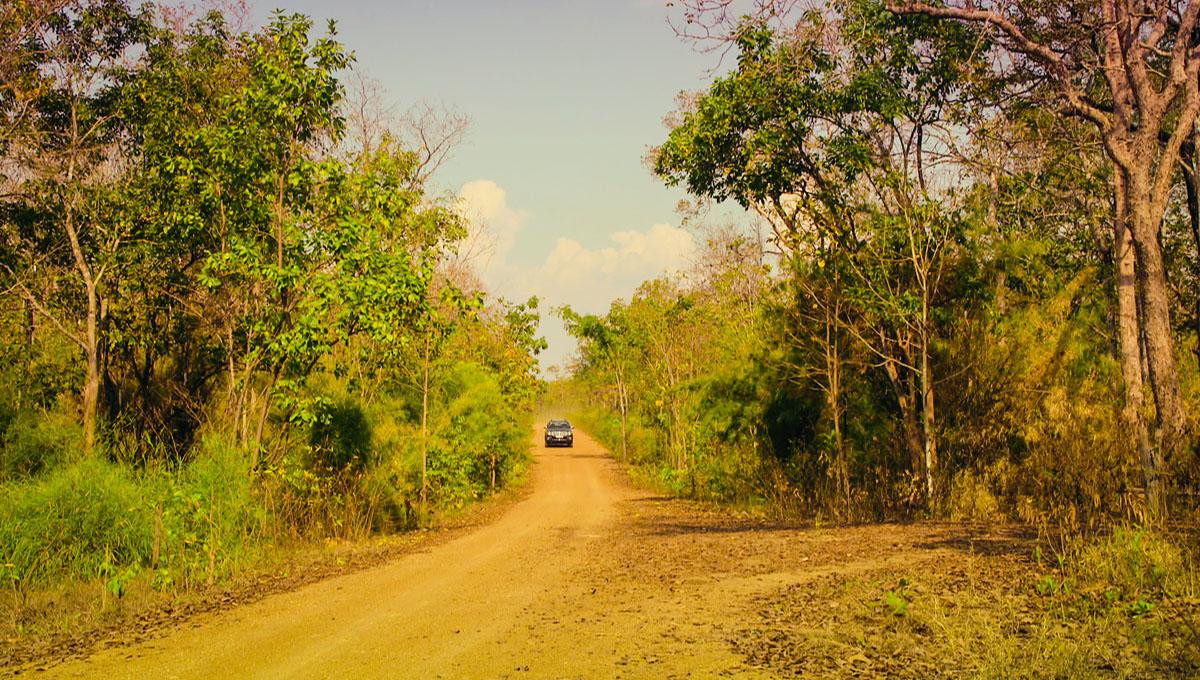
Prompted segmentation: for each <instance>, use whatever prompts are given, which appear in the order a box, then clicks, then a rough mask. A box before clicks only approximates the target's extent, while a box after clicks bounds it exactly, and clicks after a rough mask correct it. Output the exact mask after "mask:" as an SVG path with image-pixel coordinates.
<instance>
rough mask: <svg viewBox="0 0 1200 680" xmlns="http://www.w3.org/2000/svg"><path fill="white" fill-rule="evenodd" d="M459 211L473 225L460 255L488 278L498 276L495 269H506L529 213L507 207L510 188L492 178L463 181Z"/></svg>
mask: <svg viewBox="0 0 1200 680" xmlns="http://www.w3.org/2000/svg"><path fill="white" fill-rule="evenodd" d="M458 211H459V213H460V214H461V215H462V216H463V217H464V218H466V220H467V223H468V225H469V226H470V233H469V235H468V236H467V238H466V240H465V241H463V243H461V244H460V245H459V252H460V256H461V258H462V259H463V260H465V261H467V262H469V263H470V264H471V265H472V266H473V267H474V268H475V269H476V270H477V271H478V272H479V274H480V276H482V277H483V278H484V281H489V279H491V278H495V276H494V275H495V274H496V273H497V271H495V270H497V269H500V270H503V269H504V264H505V262H506V260H507V258H508V255H509V253H511V252H512V249H513V245H514V244H515V243H516V242H517V234H518V233H519V232H520V231H521V229H522V228H523V227H524V226H525V224H526V222H528V221H529V213H527V212H525V211H524V210H513V209H512V208H510V207H508V192H507V191H505V190H504V189H503V188H502V187H501V186H500V185H499V184H496V183H495V182H493V181H492V180H490V179H477V180H473V181H471V182H467V183H466V184H464V185H462V188H461V189H459V191H458ZM489 282H490V281H489Z"/></svg>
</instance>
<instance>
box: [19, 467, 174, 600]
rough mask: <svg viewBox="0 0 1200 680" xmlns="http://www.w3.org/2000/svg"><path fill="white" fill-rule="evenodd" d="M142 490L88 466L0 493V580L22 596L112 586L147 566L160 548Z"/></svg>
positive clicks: (112, 471) (117, 471)
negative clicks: (56, 586)
mask: <svg viewBox="0 0 1200 680" xmlns="http://www.w3.org/2000/svg"><path fill="white" fill-rule="evenodd" d="M147 510H148V508H147V503H146V500H145V496H144V495H143V493H142V490H141V489H140V488H139V486H138V484H137V482H136V481H135V480H134V479H133V478H132V477H131V476H130V475H129V474H128V473H127V472H125V471H124V470H123V469H121V468H120V467H117V466H115V465H112V464H109V463H106V462H103V461H99V460H89V461H85V462H82V463H79V464H76V465H72V466H69V467H66V468H63V469H61V470H58V471H55V472H53V473H50V474H48V475H47V476H45V477H42V478H41V479H38V480H37V481H34V482H28V483H24V484H10V485H8V486H6V487H4V488H3V489H2V490H0V569H2V571H0V573H2V574H3V577H4V579H5V580H7V581H9V582H11V583H12V584H13V585H14V586H15V587H16V588H18V589H25V588H29V587H36V586H41V585H45V584H48V583H51V582H55V581H57V580H59V579H64V578H67V577H81V578H85V579H91V578H111V577H113V576H115V575H117V574H119V573H121V572H125V571H128V570H129V569H136V568H137V567H139V566H141V565H143V564H145V563H146V561H147V558H148V557H149V555H150V551H151V547H152V544H153V540H154V527H153V523H152V521H151V519H150V513H149V512H147Z"/></svg>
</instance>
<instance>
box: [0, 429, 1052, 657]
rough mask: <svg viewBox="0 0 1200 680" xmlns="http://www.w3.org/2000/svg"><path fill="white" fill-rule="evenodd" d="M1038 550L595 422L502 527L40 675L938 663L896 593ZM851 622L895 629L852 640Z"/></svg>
mask: <svg viewBox="0 0 1200 680" xmlns="http://www.w3.org/2000/svg"><path fill="white" fill-rule="evenodd" d="M1031 555H1032V542H1031V538H1030V537H1029V536H1028V535H1025V534H1022V533H1021V532H1019V531H1017V530H1015V529H995V528H987V529H985V528H981V527H972V526H965V525H949V524H945V525H943V524H920V525H871V526H862V527H851V528H830V529H820V528H812V527H797V526H784V525H776V524H771V523H767V522H763V521H760V520H754V519H739V518H730V517H729V516H728V515H726V514H724V513H718V512H715V511H709V510H706V509H704V508H703V507H700V506H698V505H696V504H693V503H687V502H683V501H676V500H668V499H665V498H661V497H657V496H655V495H653V494H649V493H646V492H645V491H639V490H637V489H636V488H634V487H633V486H632V485H631V484H629V483H628V482H627V481H626V478H625V477H624V475H623V474H622V473H621V471H620V469H619V467H618V466H617V465H616V464H615V463H614V462H613V460H612V459H611V458H610V457H609V456H608V455H607V453H606V452H605V451H604V450H603V449H602V448H601V447H600V446H599V445H598V444H596V443H595V442H594V441H593V440H592V439H591V438H589V437H588V436H587V435H586V434H584V433H582V432H577V434H576V445H575V447H574V448H572V449H554V450H543V449H539V453H538V455H537V464H536V465H535V468H534V471H533V478H532V480H531V489H530V491H529V493H528V495H527V496H526V497H525V498H523V499H522V500H520V501H519V502H517V503H515V504H513V505H512V506H511V507H509V508H508V509H507V510H505V511H504V512H503V514H501V515H500V516H498V517H497V518H495V519H494V521H491V522H490V523H488V524H486V525H483V526H479V527H477V528H474V529H472V530H470V531H463V532H461V533H460V534H458V535H456V536H455V537H453V538H452V539H450V540H446V541H443V542H440V543H439V544H437V545H425V546H423V547H421V548H420V549H418V550H417V551H416V552H413V553H411V554H407V555H401V556H399V557H395V558H394V559H391V560H389V561H388V562H386V563H384V564H380V565H378V566H374V567H370V568H367V569H364V570H362V571H359V572H357V573H353V574H346V575H340V576H335V577H332V578H327V579H324V580H321V581H319V582H316V583H311V584H308V585H304V586H301V587H298V588H296V589H294V590H291V591H289V592H284V593H279V594H274V595H270V596H267V597H264V598H262V599H260V600H259V601H256V602H250V603H241V604H236V605H235V606H232V607H229V608H227V609H224V610H221V611H214V612H207V613H201V614H198V615H195V616H192V617H191V618H190V619H188V620H187V622H186V623H184V624H183V625H179V626H176V627H173V628H170V629H166V630H160V631H159V632H158V633H154V634H153V635H152V636H151V639H148V640H145V641H142V642H138V643H136V644H130V645H124V646H115V645H108V646H105V647H104V648H103V649H100V650H99V651H96V652H95V653H94V654H91V655H89V656H86V657H85V658H73V659H67V660H65V661H64V662H62V663H58V664H57V665H51V666H47V665H46V664H45V663H43V667H44V668H45V672H42V673H38V675H39V676H42V677H53V678H58V677H105V678H110V679H111V678H126V677H128V678H141V677H175V678H208V677H214V676H247V677H256V678H324V677H413V678H475V677H479V678H506V677H507V678H523V677H537V678H613V677H623V678H641V677H646V678H651V677H652V678H672V677H678V678H683V677H726V676H728V677H733V676H736V677H750V678H753V677H785V676H792V675H797V674H816V675H831V676H837V675H852V674H863V673H875V674H878V675H889V674H900V675H907V676H920V675H924V676H928V675H940V674H941V673H939V672H938V668H937V667H936V666H935V660H934V659H932V658H931V657H929V655H928V654H925V653H924V652H923V651H922V650H923V649H925V647H924V646H923V645H922V639H923V638H922V635H923V634H924V633H923V631H922V630H920V627H919V625H918V624H911V625H910V624H908V623H903V622H902V623H899V624H892V623H887V622H889V621H891V619H892V618H897V620H899V619H900V618H901V617H892V614H891V613H889V612H888V611H887V609H888V608H889V607H891V606H892V605H888V604H886V594H887V592H888V591H894V592H899V593H901V594H902V595H903V596H904V597H906V598H908V599H913V598H915V597H917V596H918V595H919V593H914V592H910V591H911V590H912V589H920V588H932V589H934V590H936V591H937V592H938V593H942V594H944V595H945V599H946V601H947V602H949V603H952V602H953V601H954V597H953V594H954V593H955V592H956V589H959V590H961V589H971V590H984V589H995V592H997V593H1001V594H1003V593H1005V592H1007V590H1006V589H1013V588H1018V589H1019V588H1028V587H1029V586H1028V584H1030V583H1031V582H1032V581H1031V580H1030V579H1032V578H1033V577H1034V576H1035V575H1036V569H1035V567H1034V565H1033V564H1032V561H1031V557H1030V556H1031ZM933 573H936V574H938V578H937V579H935V580H930V579H923V580H922V584H924V585H911V586H910V585H906V581H905V579H906V575H908V577H910V578H911V577H914V576H923V575H928V574H933ZM1012 584H1018V585H1012ZM862 593H865V594H866V595H861V594H862ZM847 594H849V595H850V596H849V597H847ZM863 597H865V598H867V599H865V600H862V599H861V598H863ZM855 598H859V600H861V601H857V602H856V601H855ZM948 606H950V605H948ZM866 619H871V620H870V621H867V620H866ZM1015 620H1016V621H1017V622H1018V624H1019V617H1017V619H1015ZM876 621H884V622H885V623H887V625H885V626H883V627H882V628H881V627H880V626H878V625H875V622H876ZM851 628H853V629H854V630H861V631H871V630H873V629H878V630H875V632H872V633H858V634H856V635H857V636H858V638H861V639H858V640H857V641H856V642H855V641H851V643H847V641H846V640H845V639H844V633H845V632H846V631H847V630H850V629H851ZM914 641H915V642H914ZM31 669H32V666H29V665H26V666H24V667H22V668H18V669H12V670H17V671H28V670H31ZM941 670H943V671H945V670H946V669H945V668H944V667H943V668H941Z"/></svg>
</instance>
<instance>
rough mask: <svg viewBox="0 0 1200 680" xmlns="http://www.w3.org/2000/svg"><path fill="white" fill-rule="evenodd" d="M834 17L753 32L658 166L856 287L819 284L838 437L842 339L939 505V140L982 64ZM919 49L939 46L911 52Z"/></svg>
mask: <svg viewBox="0 0 1200 680" xmlns="http://www.w3.org/2000/svg"><path fill="white" fill-rule="evenodd" d="M837 7H838V9H839V10H840V11H841V12H842V15H841V16H840V18H839V19H838V21H836V22H835V21H831V20H828V19H825V18H822V17H820V16H809V17H808V18H807V19H806V20H805V22H802V23H801V24H798V25H797V26H796V27H795V28H794V30H793V31H792V32H791V33H789V34H786V35H782V36H780V35H776V34H775V33H774V32H773V31H772V30H771V29H770V28H768V27H767V25H766V24H764V23H762V22H759V21H753V20H751V21H747V22H746V23H743V24H742V25H741V26H740V28H739V32H738V34H737V35H738V39H737V42H736V47H737V49H738V65H737V69H736V70H735V71H734V72H733V73H732V74H730V75H729V76H727V77H724V78H720V79H718V80H717V81H716V82H714V84H713V85H712V86H711V87H710V88H709V91H708V92H707V93H706V94H705V95H704V96H702V97H701V98H699V100H697V101H696V102H695V104H694V108H692V109H691V110H689V111H686V112H685V113H684V115H683V116H682V119H681V121H680V124H679V125H677V126H676V127H675V128H674V129H673V130H672V131H671V133H670V135H669V137H668V140H667V142H666V143H665V144H664V145H663V146H662V147H661V148H660V149H659V150H658V152H657V156H656V159H655V171H656V172H657V173H658V174H659V176H660V177H662V178H663V179H664V180H665V181H667V182H668V183H669V184H684V185H686V186H687V188H688V190H689V191H691V192H692V193H693V194H696V195H698V196H701V197H704V198H708V199H713V200H724V199H734V200H736V201H737V202H738V203H740V204H741V205H742V206H743V207H746V208H748V209H752V210H754V211H756V212H758V213H759V214H760V215H762V216H763V217H764V218H765V219H766V220H767V221H768V222H769V223H770V224H771V225H772V227H773V228H774V231H775V239H776V242H777V243H778V244H779V245H780V246H781V248H782V249H783V250H784V251H785V252H786V253H788V254H789V257H792V258H796V259H798V260H800V261H801V262H800V263H798V264H797V265H793V266H792V271H793V272H794V273H798V272H800V271H811V270H812V269H814V268H815V265H817V264H819V263H821V262H826V263H828V264H829V265H830V271H833V272H836V273H837V275H838V276H844V277H846V280H845V281H838V280H834V281H832V282H830V283H832V284H833V286H834V288H833V289H826V288H825V285H826V284H824V283H822V284H821V289H822V290H821V292H820V293H819V294H817V295H811V296H810V300H809V301H811V302H812V303H813V304H816V305H818V306H820V307H823V308H824V309H826V310H827V312H828V313H826V314H824V315H823V316H824V317H825V322H824V325H825V328H826V331H827V332H825V333H823V335H824V336H825V338H827V340H826V341H825V342H826V345H825V347H826V357H827V359H828V361H827V362H826V363H827V366H826V368H825V369H824V371H823V372H822V373H823V375H824V386H825V389H826V391H827V395H828V399H827V401H828V403H829V404H830V414H831V417H832V418H834V420H835V423H834V431H835V436H836V433H837V432H839V431H840V416H841V408H840V406H839V400H838V392H839V391H840V387H839V384H840V380H836V379H834V378H835V377H837V376H840V375H841V369H840V365H841V362H842V359H841V356H842V354H843V351H842V348H841V346H840V340H839V338H840V336H841V333H842V331H843V330H845V331H851V332H852V335H853V337H856V338H857V339H858V340H859V341H861V342H862V344H863V345H864V346H865V347H867V348H868V349H869V350H870V352H871V353H872V354H874V355H875V356H876V357H877V359H878V364H879V365H880V367H881V368H883V369H884V370H885V371H886V372H887V374H888V377H889V378H890V379H891V381H892V384H893V387H894V389H895V393H896V397H897V403H898V405H899V407H900V411H901V414H902V423H903V428H904V431H905V442H906V444H907V446H908V449H909V453H910V456H911V458H912V461H913V468H914V470H918V469H919V470H921V474H922V476H923V478H924V482H925V484H924V486H925V492H926V497H927V500H928V501H929V502H931V503H932V502H933V500H934V498H935V476H936V475H935V470H936V468H937V422H936V417H935V414H936V409H935V400H936V390H935V385H936V382H937V379H936V376H935V367H934V365H933V363H932V362H931V360H930V352H931V347H932V346H933V344H934V342H935V336H936V324H935V322H934V317H935V315H936V311H935V310H934V305H936V304H938V303H939V302H941V303H944V302H945V300H944V299H941V295H942V290H941V274H942V271H943V269H944V268H945V267H946V266H947V262H948V260H947V257H948V255H949V252H948V250H947V248H946V246H947V245H948V244H949V241H948V236H949V234H950V231H949V230H948V225H950V224H952V223H953V222H954V220H943V219H941V218H939V213H940V212H941V211H942V210H949V211H950V212H951V213H953V212H954V209H953V206H952V203H953V200H952V191H951V190H950V189H949V188H941V187H940V186H939V185H940V184H945V183H946V181H947V180H946V179H945V178H946V177H947V176H949V175H951V173H952V172H953V171H954V169H953V167H952V166H951V164H949V163H946V162H944V161H943V162H941V163H938V162H937V161H938V156H936V155H935V154H934V152H933V151H932V150H931V149H936V148H937V147H938V145H939V144H944V142H940V141H939V139H938V136H937V134H940V135H941V137H942V138H943V139H945V138H947V137H952V136H953V135H954V134H955V132H954V130H953V126H954V124H955V122H956V116H957V115H958V114H957V112H956V110H955V107H954V105H953V103H954V101H955V97H956V96H962V95H963V93H964V91H965V90H966V87H965V83H966V82H967V81H966V77H965V75H964V71H969V69H970V68H971V67H972V66H973V65H975V62H974V59H973V56H972V53H973V42H972V39H971V36H970V35H969V34H968V33H966V32H964V31H959V32H942V33H938V32H936V31H934V30H933V29H932V25H931V23H930V22H925V23H912V22H909V23H907V24H905V23H899V22H897V21H895V20H893V19H888V18H887V17H886V16H882V17H881V16H880V14H879V13H878V12H877V11H873V6H872V5H870V4H869V3H858V2H846V3H839V4H838V5H837ZM874 9H877V7H876V8H874ZM921 41H923V43H922V44H926V45H930V47H927V48H925V49H920V50H918V49H913V48H912V47H911V46H912V45H913V44H914V43H917V42H921ZM933 46H936V48H935V47H933ZM935 133H937V134H935ZM931 157H932V160H931ZM809 292H811V293H817V292H818V291H817V290H816V289H813V288H810V291H809ZM851 293H854V294H853V295H851ZM914 293H915V294H914ZM830 295H832V296H836V297H837V299H836V300H835V299H833V298H830V297H829V296H830ZM806 302H808V301H806ZM849 302H854V303H855V304H854V305H853V307H854V308H855V309H854V311H853V312H851V311H850V309H849V307H851V305H849V304H846V303H849ZM851 317H855V320H854V322H853V323H848V321H850V319H851ZM914 379H915V380H916V382H917V383H918V385H916V386H914V385H913V384H911V383H910V380H914ZM918 422H919V423H920V425H919V426H918V425H917V423H918ZM838 448H839V453H838V456H839V458H844V451H841V450H840V449H841V446H840V445H838Z"/></svg>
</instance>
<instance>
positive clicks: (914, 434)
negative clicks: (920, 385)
mask: <svg viewBox="0 0 1200 680" xmlns="http://www.w3.org/2000/svg"><path fill="white" fill-rule="evenodd" d="M883 368H884V371H885V372H886V373H887V376H888V380H889V381H891V383H892V390H893V391H894V392H895V393H896V403H897V404H898V405H899V406H900V423H901V427H902V429H903V430H904V445H905V448H906V449H907V450H908V459H909V465H910V467H911V468H912V471H913V472H920V470H921V461H922V459H923V458H924V453H923V448H924V447H923V446H922V445H921V433H920V427H919V426H918V424H917V409H916V395H915V394H914V392H915V391H914V390H913V386H912V380H911V377H910V375H908V372H907V369H906V371H905V372H906V375H903V376H902V375H900V370H899V369H898V368H897V366H896V362H894V361H888V362H887V363H885V364H884V366H883Z"/></svg>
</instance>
